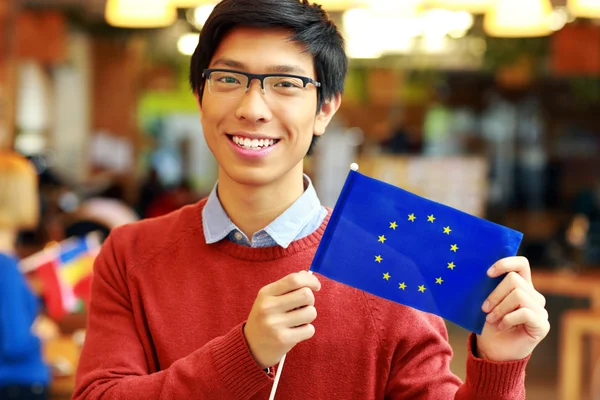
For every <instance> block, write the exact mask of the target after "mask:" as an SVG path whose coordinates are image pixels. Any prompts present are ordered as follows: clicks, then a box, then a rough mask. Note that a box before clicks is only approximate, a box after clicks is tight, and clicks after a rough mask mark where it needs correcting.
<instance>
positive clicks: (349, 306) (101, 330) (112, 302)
mask: <svg viewBox="0 0 600 400" xmlns="http://www.w3.org/2000/svg"><path fill="white" fill-rule="evenodd" d="M204 204H205V201H201V202H199V203H198V204H196V205H193V206H187V207H184V208H183V209H181V210H179V211H177V212H175V213H172V214H169V215H167V216H164V217H160V218H157V219H152V220H144V221H141V222H138V223H135V224H132V225H128V226H124V227H121V228H118V229H115V230H113V232H112V233H111V235H110V237H109V238H108V239H107V241H106V243H105V244H104V246H103V248H102V251H101V253H100V255H99V257H98V259H97V261H96V264H95V267H94V279H93V284H92V300H91V307H90V312H89V322H88V331H87V337H86V341H85V345H84V347H83V352H82V355H81V359H80V362H79V367H78V370H77V387H76V392H75V394H74V396H73V398H74V399H88V400H94V399H128V400H131V399H144V400H148V399H178V400H180V399H219V400H226V399H263V400H266V399H268V397H269V392H270V390H271V386H272V384H273V377H272V376H269V375H267V374H266V373H265V372H264V371H263V370H262V369H261V368H260V367H259V366H258V365H257V364H256V362H255V361H254V359H253V358H252V355H251V354H250V351H249V350H248V347H247V345H246V342H245V339H244V335H243V333H242V327H243V324H244V321H245V319H246V317H247V316H248V313H249V312H250V308H251V307H252V304H253V302H254V299H255V297H256V295H257V293H258V290H259V289H260V288H261V287H263V286H265V285H266V284H268V283H271V282H274V281H276V280H278V279H280V278H282V277H284V276H286V275H287V274H289V273H292V272H297V271H299V270H307V269H308V268H309V266H310V263H311V261H312V259H313V256H314V254H315V251H316V248H317V245H318V243H319V240H320V239H321V237H322V235H323V231H324V229H325V225H326V223H327V220H328V219H326V221H325V222H324V223H323V225H322V226H321V227H320V228H319V229H318V230H317V231H316V232H314V233H313V234H311V235H310V236H307V237H306V238H303V239H300V240H297V241H295V242H293V243H292V244H291V245H290V246H289V247H288V248H287V249H284V248H281V247H268V248H250V247H244V246H240V245H237V244H234V243H232V242H229V241H227V240H223V241H221V242H219V243H216V244H211V245H207V244H206V242H205V238H204V234H203V230H202V214H201V210H202V207H203V206H204ZM319 279H320V281H321V283H322V289H321V290H320V291H319V292H317V293H316V295H315V297H316V307H317V311H318V313H319V315H318V317H317V319H316V320H315V322H314V326H315V328H316V334H315V336H314V337H313V338H312V339H310V340H307V341H305V342H302V343H300V344H298V345H297V346H296V347H294V348H293V349H292V350H291V351H290V352H289V354H288V356H287V359H286V362H285V367H284V369H283V371H282V375H281V380H280V382H279V387H278V390H277V396H276V398H277V399H295V400H298V399H361V400H363V399H384V398H385V399H408V398H410V399H435V400H440V399H442V400H443V399H452V398H456V399H511V400H512V399H524V398H525V389H524V380H525V366H526V363H527V360H526V359H525V360H520V361H514V362H506V363H494V362H486V361H483V360H480V359H477V358H475V357H474V356H473V355H472V354H473V353H472V347H473V345H474V340H475V337H474V336H472V337H471V339H470V341H469V343H470V344H469V348H470V351H469V358H468V361H467V380H466V383H464V384H461V382H460V380H459V379H458V378H457V377H456V376H455V375H453V374H452V373H451V372H450V369H449V363H450V359H451V357H452V351H451V348H450V345H449V344H448V341H447V333H446V329H445V325H444V322H443V321H442V319H440V318H438V317H435V316H432V315H430V314H426V313H423V312H420V311H417V310H414V309H411V308H408V307H404V306H402V305H398V304H395V303H392V302H390V301H387V300H383V299H380V298H377V297H375V296H372V295H369V294H367V293H364V292H361V291H359V290H356V289H353V288H350V287H348V286H345V285H342V284H339V283H337V282H334V281H331V280H329V279H327V278H325V277H322V276H319Z"/></svg>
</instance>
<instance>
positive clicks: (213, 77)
mask: <svg viewBox="0 0 600 400" xmlns="http://www.w3.org/2000/svg"><path fill="white" fill-rule="evenodd" d="M202 77H203V78H206V80H208V91H209V92H210V94H212V95H214V96H218V97H229V98H238V97H242V96H243V95H244V93H246V92H247V91H248V90H249V89H250V83H251V82H252V81H253V80H254V79H258V80H259V82H260V88H261V90H262V93H263V94H264V95H266V96H268V97H269V98H273V99H274V100H277V101H294V100H295V99H298V98H299V97H302V96H303V95H304V93H305V91H306V87H307V85H308V84H309V83H311V84H313V85H314V86H315V87H317V88H318V87H321V83H320V82H316V81H315V80H313V79H311V78H308V77H306V76H300V75H289V74H249V73H246V72H241V71H235V70H231V69H205V70H204V72H203V73H202Z"/></svg>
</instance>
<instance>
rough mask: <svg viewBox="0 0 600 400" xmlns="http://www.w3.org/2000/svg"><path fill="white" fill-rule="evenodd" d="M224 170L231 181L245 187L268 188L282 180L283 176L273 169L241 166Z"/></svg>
mask: <svg viewBox="0 0 600 400" xmlns="http://www.w3.org/2000/svg"><path fill="white" fill-rule="evenodd" d="M223 170H224V172H225V174H227V176H228V177H229V179H230V180H232V181H234V182H236V183H238V184H240V185H245V186H266V185H269V184H271V183H273V182H275V181H278V180H279V179H281V175H279V174H277V173H276V171H274V170H273V168H265V167H262V168H252V167H250V168H248V167H247V166H241V165H240V166H236V167H234V168H223Z"/></svg>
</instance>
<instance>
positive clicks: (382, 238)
mask: <svg viewBox="0 0 600 400" xmlns="http://www.w3.org/2000/svg"><path fill="white" fill-rule="evenodd" d="M436 219H437V218H436V217H435V215H433V214H431V215H427V222H430V223H432V224H434V223H435V220H436ZM407 220H408V221H410V222H415V221H416V220H417V217H416V215H415V214H414V213H410V214H408V218H407ZM389 224H390V227H389V229H393V230H396V228H398V222H397V221H391V222H390V223H389ZM451 232H452V229H451V228H450V226H444V227H443V233H444V234H446V235H450V233H451ZM386 240H387V238H386V237H385V235H380V236H378V239H377V241H378V242H379V243H383V244H385V241H386ZM458 250H459V247H458V244H456V243H454V244H451V245H450V251H452V252H454V253H456V252H457V251H458ZM382 261H383V257H382V256H381V254H378V255H376V256H375V262H377V263H379V264H381V262H382ZM454 268H456V264H454V261H450V262H448V265H447V269H449V270H451V271H454ZM391 277H392V276H391V275H390V273H389V272H384V273H383V278H382V279H384V280H385V281H389V280H390V279H391ZM443 283H444V279H443V278H442V277H441V276H440V277H437V278H435V284H436V285H442V284H443ZM407 287H408V285H406V282H399V283H398V289H400V290H403V291H404V290H406V288H407ZM426 290H427V288H426V287H425V285H424V284H423V285H418V286H417V291H418V292H420V293H425V291H426Z"/></svg>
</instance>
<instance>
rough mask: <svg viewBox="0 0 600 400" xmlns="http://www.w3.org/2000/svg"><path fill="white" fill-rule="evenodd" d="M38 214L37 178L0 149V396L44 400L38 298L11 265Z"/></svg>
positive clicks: (44, 371)
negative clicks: (19, 239)
mask: <svg viewBox="0 0 600 400" xmlns="http://www.w3.org/2000/svg"><path fill="white" fill-rule="evenodd" d="M38 218H39V201H38V193H37V176H36V173H35V170H34V168H33V166H32V165H31V164H30V162H29V161H28V160H27V159H25V158H23V157H21V156H19V155H17V154H16V153H13V152H0V399H6V400H8V399H46V398H47V389H46V388H47V386H48V384H49V381H50V371H49V369H48V367H47V366H46V364H45V362H44V360H43V358H42V346H41V342H40V339H39V337H38V336H37V335H36V334H35V333H34V321H35V320H36V317H37V315H38V302H37V298H36V297H35V295H34V294H33V293H32V291H31V290H30V288H29V286H28V284H27V282H26V280H25V278H24V276H23V275H22V274H21V273H20V272H19V270H18V268H17V258H16V256H15V241H16V238H17V233H18V230H19V229H22V228H31V227H35V226H36V224H37V221H38Z"/></svg>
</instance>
